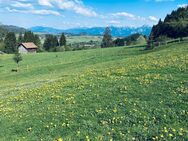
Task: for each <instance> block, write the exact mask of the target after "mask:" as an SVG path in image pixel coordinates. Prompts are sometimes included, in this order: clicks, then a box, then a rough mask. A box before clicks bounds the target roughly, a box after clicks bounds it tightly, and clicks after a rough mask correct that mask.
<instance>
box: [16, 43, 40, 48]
mask: <svg viewBox="0 0 188 141" xmlns="http://www.w3.org/2000/svg"><path fill="white" fill-rule="evenodd" d="M20 45H23V46H24V47H25V48H26V49H37V48H38V47H37V46H36V45H35V44H34V43H33V42H28V43H21V44H20Z"/></svg>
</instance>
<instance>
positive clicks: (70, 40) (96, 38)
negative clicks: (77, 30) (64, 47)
mask: <svg viewBox="0 0 188 141" xmlns="http://www.w3.org/2000/svg"><path fill="white" fill-rule="evenodd" d="M90 41H97V42H100V43H101V42H102V37H101V36H84V35H82V36H68V37H67V43H68V44H69V43H71V44H72V43H81V42H90Z"/></svg>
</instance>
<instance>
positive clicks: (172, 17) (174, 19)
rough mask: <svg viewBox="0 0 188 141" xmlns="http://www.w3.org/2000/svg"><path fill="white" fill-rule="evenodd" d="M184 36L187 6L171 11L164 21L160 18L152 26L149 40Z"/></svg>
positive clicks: (186, 23) (187, 14)
mask: <svg viewBox="0 0 188 141" xmlns="http://www.w3.org/2000/svg"><path fill="white" fill-rule="evenodd" d="M186 36H188V7H184V8H178V9H177V10H175V11H172V13H171V14H169V15H167V16H166V18H165V19H164V21H162V20H161V19H160V20H159V22H158V24H157V25H155V26H153V28H152V31H151V34H150V40H153V41H161V40H166V39H168V38H181V37H186Z"/></svg>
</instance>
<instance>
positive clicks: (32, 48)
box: [18, 42, 38, 54]
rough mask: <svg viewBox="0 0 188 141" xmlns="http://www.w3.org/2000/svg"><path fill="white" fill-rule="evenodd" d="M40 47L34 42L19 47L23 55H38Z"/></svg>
mask: <svg viewBox="0 0 188 141" xmlns="http://www.w3.org/2000/svg"><path fill="white" fill-rule="evenodd" d="M37 49H38V47H37V46H36V45H35V44H34V43H33V42H28V43H21V44H19V46H18V52H19V53H22V54H24V53H25V54H27V53H36V52H37Z"/></svg>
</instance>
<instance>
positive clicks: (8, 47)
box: [4, 32, 17, 53]
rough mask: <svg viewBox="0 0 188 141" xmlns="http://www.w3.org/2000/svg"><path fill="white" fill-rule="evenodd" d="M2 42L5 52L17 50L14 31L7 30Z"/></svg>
mask: <svg viewBox="0 0 188 141" xmlns="http://www.w3.org/2000/svg"><path fill="white" fill-rule="evenodd" d="M4 43H5V52H6V53H15V52H16V51H17V47H16V36H15V33H13V32H9V33H8V34H7V35H6V37H5V40H4Z"/></svg>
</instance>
